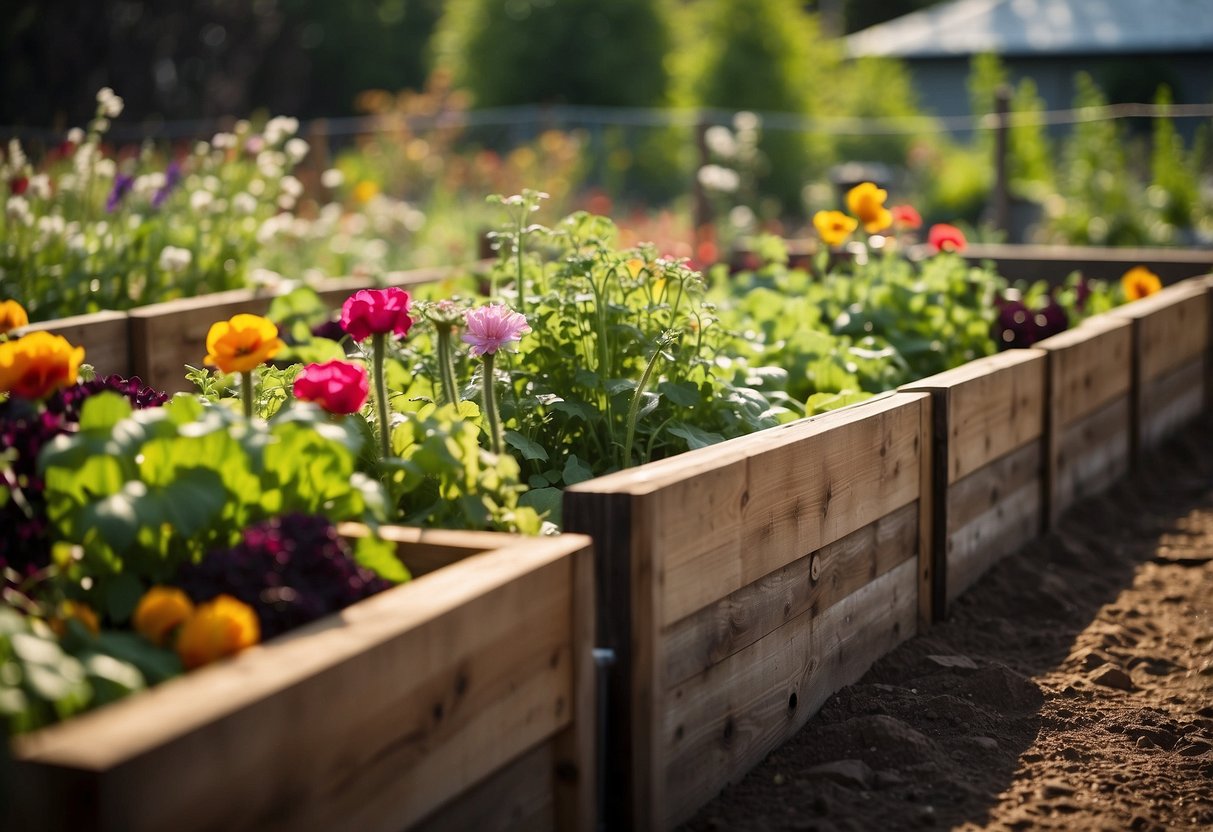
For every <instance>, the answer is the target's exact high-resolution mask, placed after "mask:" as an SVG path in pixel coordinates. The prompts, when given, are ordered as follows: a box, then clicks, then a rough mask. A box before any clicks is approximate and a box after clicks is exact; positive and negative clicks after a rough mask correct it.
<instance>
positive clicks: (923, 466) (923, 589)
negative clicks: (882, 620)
mask: <svg viewBox="0 0 1213 832" xmlns="http://www.w3.org/2000/svg"><path fill="white" fill-rule="evenodd" d="M934 424H935V402H934V400H933V399H932V398H931V396H930V394H927V398H925V399H924V400H923V403H922V417H921V419H920V420H919V429H918V434H919V436H921V437H922V443H923V444H922V449H921V451H920V452H919V455H918V630H919V632H925V631H926V629H927V628H928V627H930V626H931V622H932V621H934V620H935V592H934V588H935V580H936V577H935V552H934V546H933V541H934V534H935V503H936V502H937V497H936V495H935V488H934V481H935V480H934V477H935V429H934Z"/></svg>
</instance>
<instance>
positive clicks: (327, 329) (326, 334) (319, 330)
mask: <svg viewBox="0 0 1213 832" xmlns="http://www.w3.org/2000/svg"><path fill="white" fill-rule="evenodd" d="M312 335H314V336H316V337H317V338H327V339H329V340H330V341H340V340H341V339H342V338H344V337H345V330H344V329H342V328H341V322H340V321H324V322H323V323H319V324H316V325H315V326H314V327H312Z"/></svg>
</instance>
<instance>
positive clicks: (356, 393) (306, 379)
mask: <svg viewBox="0 0 1213 832" xmlns="http://www.w3.org/2000/svg"><path fill="white" fill-rule="evenodd" d="M369 392H370V378H369V377H368V376H367V373H366V368H365V367H363V366H362V365H361V364H351V363H350V362H348V361H326V362H325V363H323V364H309V365H307V366H306V367H304V368H303V371H302V372H300V373H299V375H298V376H296V377H295V398H297V399H300V400H302V401H307V402H315V403H316V404H318V405H320V406H321V407H322V408H324V409H325V410H327V411H328V412H329V413H342V414H344V413H357V412H358V411H359V410H361V409H362V405H363V404H364V403H365V402H366V397H367V394H368V393H369Z"/></svg>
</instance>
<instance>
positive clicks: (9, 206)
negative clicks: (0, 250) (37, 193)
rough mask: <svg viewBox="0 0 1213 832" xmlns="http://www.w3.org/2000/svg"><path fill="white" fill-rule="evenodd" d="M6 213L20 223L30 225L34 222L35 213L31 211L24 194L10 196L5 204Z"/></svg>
mask: <svg viewBox="0 0 1213 832" xmlns="http://www.w3.org/2000/svg"><path fill="white" fill-rule="evenodd" d="M4 213H5V214H7V215H8V218H9V219H10V220H12V221H13V222H14V223H16V224H18V225H24V226H30V225H33V224H34V215H33V214H31V213H30V210H29V203H28V202H26V200H25V197H23V196H15V195H14V196H10V197H9V198H8V201H7V202H6V203H5V204H4Z"/></svg>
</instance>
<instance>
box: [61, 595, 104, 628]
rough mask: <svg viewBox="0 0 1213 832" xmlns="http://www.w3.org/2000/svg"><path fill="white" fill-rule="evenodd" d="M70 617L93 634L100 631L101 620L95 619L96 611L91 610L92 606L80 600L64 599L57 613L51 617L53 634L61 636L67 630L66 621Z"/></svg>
mask: <svg viewBox="0 0 1213 832" xmlns="http://www.w3.org/2000/svg"><path fill="white" fill-rule="evenodd" d="M72 619H75V620H76V621H79V622H80V623H81V624H83V625H84V626H85V628H86V629H87V630H88V631H89V632H90V633H92V634H93V635H97V634H98V633H100V632H101V622H100V621H99V620H98V619H97V613H95V612H93V608H92V607H90V606H89V605H88V604H85V603H82V602H80V601H64V602H63V603H62V604H60V605H59V614H58V615H56V616H55V617H54V618H53V619H51V622H50V624H51V630H53V631H54V633H55V635H57V636H62V635H63V634H64V633H66V632H67V622H69V621H71V620H72Z"/></svg>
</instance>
